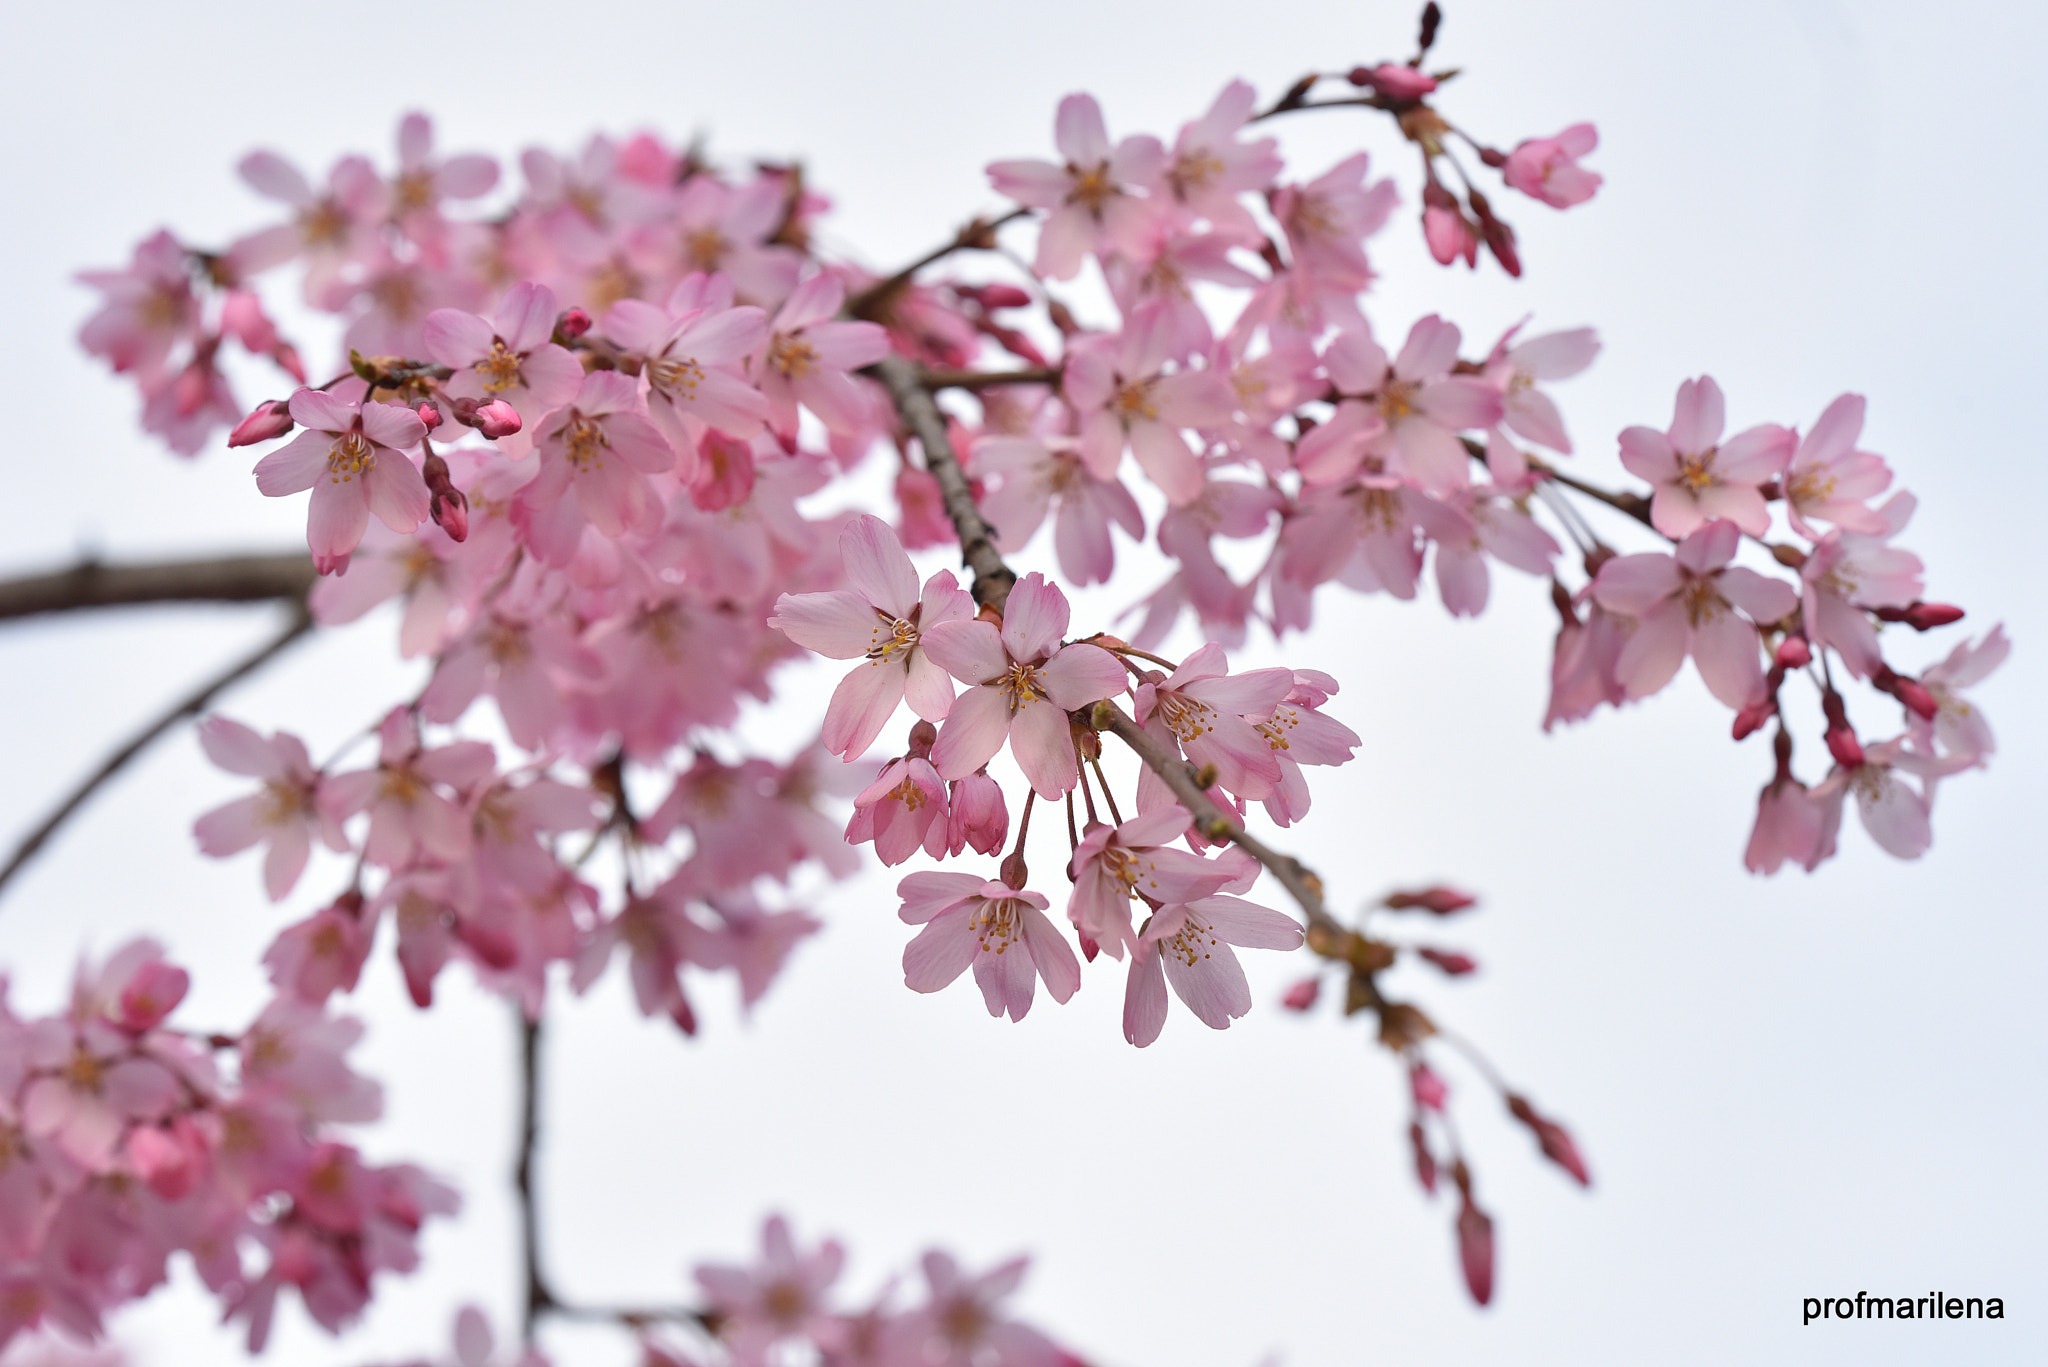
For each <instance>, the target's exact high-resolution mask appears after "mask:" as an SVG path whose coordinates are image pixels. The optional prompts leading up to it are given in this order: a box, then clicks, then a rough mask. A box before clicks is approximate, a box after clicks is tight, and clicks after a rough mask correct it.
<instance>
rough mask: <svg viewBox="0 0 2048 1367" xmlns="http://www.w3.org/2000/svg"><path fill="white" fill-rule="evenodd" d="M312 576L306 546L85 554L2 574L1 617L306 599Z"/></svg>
mask: <svg viewBox="0 0 2048 1367" xmlns="http://www.w3.org/2000/svg"><path fill="white" fill-rule="evenodd" d="M314 578H315V575H314V573H313V562H312V561H311V560H309V559H308V558H307V556H306V553H305V552H304V551H294V552H291V553H289V554H285V555H237V556H223V557H219V558H216V559H209V560H162V561H155V562H150V563H143V564H136V565H102V564H100V563H99V562H98V561H96V560H86V561H82V562H80V563H79V564H76V565H73V566H71V567H70V568H69V569H62V570H57V571H54V572H52V573H48V574H33V575H28V576H25V577H23V578H20V579H7V580H0V620H7V619H11V618H16V617H33V616H36V615H39V614H41V613H48V612H73V611H76V610H78V609H81V608H113V607H127V606H131V605H133V604H138V603H258V602H266V601H269V600H271V599H278V598H283V599H293V600H303V599H304V598H305V596H306V591H307V590H308V589H310V588H311V587H312V586H313V580H314Z"/></svg>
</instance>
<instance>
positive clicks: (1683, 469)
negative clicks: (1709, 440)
mask: <svg viewBox="0 0 2048 1367" xmlns="http://www.w3.org/2000/svg"><path fill="white" fill-rule="evenodd" d="M1718 449H1719V448H1716V449H1715V450H1711V451H1705V452H1702V453H1701V454H1699V455H1697V456H1686V455H1681V456H1680V457H1679V458H1678V482H1679V483H1680V484H1683V485H1684V486H1685V487H1686V488H1688V489H1690V490H1692V491H1693V492H1694V493H1698V492H1699V491H1700V490H1702V489H1711V488H1713V487H1714V486H1715V485H1716V484H1719V483H1720V482H1721V477H1720V476H1719V475H1717V474H1715V473H1714V456H1715V455H1716V454H1717V453H1718Z"/></svg>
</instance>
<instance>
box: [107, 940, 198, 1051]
mask: <svg viewBox="0 0 2048 1367" xmlns="http://www.w3.org/2000/svg"><path fill="white" fill-rule="evenodd" d="M191 986H192V975H191V974H189V973H187V972H186V971H185V970H184V969H182V968H179V967H178V966H177V965H176V964H169V963H165V962H164V961H163V960H162V959H151V960H149V961H147V962H146V963H144V964H143V965H142V966H141V967H140V968H138V969H136V970H135V973H134V975H133V976H132V977H130V978H129V979H128V982H127V984H126V985H125V986H123V987H122V989H121V1016H120V1019H119V1020H118V1021H117V1022H116V1023H117V1024H118V1025H119V1026H120V1027H121V1028H122V1029H123V1030H126V1031H127V1032H128V1033H129V1034H131V1035H143V1034H147V1033H149V1032H150V1031H151V1030H154V1029H156V1027H157V1026H159V1025H161V1024H163V1022H164V1018H165V1017H166V1016H168V1015H170V1014H171V1012H172V1011H174V1010H176V1009H177V1006H178V1003H179V1002H181V1001H183V1000H185V993H186V991H187V989H189V988H190V987H191Z"/></svg>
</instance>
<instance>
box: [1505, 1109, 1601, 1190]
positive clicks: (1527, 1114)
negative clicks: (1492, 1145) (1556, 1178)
mask: <svg viewBox="0 0 2048 1367" xmlns="http://www.w3.org/2000/svg"><path fill="white" fill-rule="evenodd" d="M1508 1114H1510V1115H1512V1116H1514V1118H1515V1119H1517V1120H1519V1121H1521V1122H1522V1123H1523V1124H1524V1125H1527V1126H1528V1127H1529V1128H1530V1129H1531V1130H1532V1131H1534V1132H1535V1135H1536V1143H1537V1145H1538V1146H1539V1147H1541V1148H1542V1150H1543V1156H1544V1157H1545V1158H1548V1159H1549V1160H1550V1161H1551V1162H1553V1163H1555V1164H1557V1165H1558V1166H1559V1167H1560V1168H1563V1169H1564V1170H1565V1171H1566V1172H1568V1173H1570V1174H1571V1175H1572V1176H1573V1177H1574V1178H1576V1179H1578V1183H1579V1185H1580V1186H1582V1187H1590V1186H1592V1185H1593V1178H1592V1176H1591V1174H1589V1173H1588V1172H1587V1171H1586V1160H1585V1159H1584V1158H1582V1157H1580V1155H1579V1146H1578V1145H1577V1144H1575V1143H1573V1142H1572V1137H1571V1135H1570V1134H1569V1133H1568V1132H1567V1131H1566V1130H1565V1128H1564V1126H1562V1125H1560V1124H1558V1123H1557V1122H1556V1121H1554V1120H1545V1119H1544V1118H1543V1117H1542V1116H1540V1115H1538V1114H1536V1108H1535V1107H1533V1106H1531V1105H1530V1104H1529V1103H1528V1102H1527V1101H1525V1100H1523V1099H1522V1098H1521V1097H1518V1096H1515V1095H1514V1094H1512V1093H1510V1094H1509V1095H1508Z"/></svg>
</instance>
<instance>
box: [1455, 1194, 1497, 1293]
mask: <svg viewBox="0 0 2048 1367" xmlns="http://www.w3.org/2000/svg"><path fill="white" fill-rule="evenodd" d="M1458 1265H1459V1267H1460V1268H1462V1269H1463V1270H1464V1273H1465V1287H1466V1289H1467V1290H1469V1291H1470V1292H1471V1293H1472V1299H1473V1300H1475V1301H1478V1302H1479V1303H1480V1304H1481V1305H1484V1304H1486V1303H1487V1302H1488V1301H1490V1300H1492V1299H1493V1219H1492V1217H1491V1216H1489V1215H1487V1213H1486V1212H1485V1211H1483V1210H1481V1209H1480V1208H1479V1207H1478V1206H1476V1205H1473V1204H1472V1198H1471V1197H1470V1196H1467V1197H1466V1198H1465V1204H1464V1205H1463V1206H1462V1207H1460V1208H1459V1210H1458Z"/></svg>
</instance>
